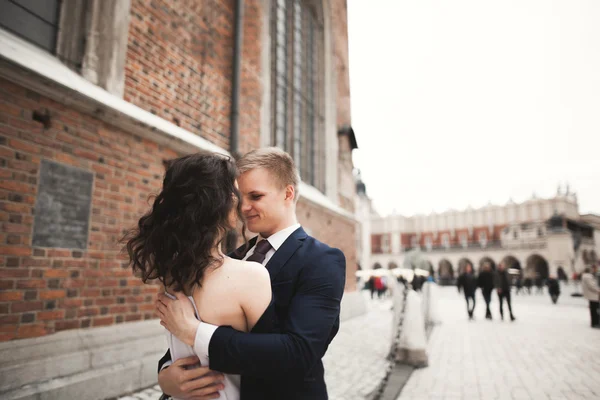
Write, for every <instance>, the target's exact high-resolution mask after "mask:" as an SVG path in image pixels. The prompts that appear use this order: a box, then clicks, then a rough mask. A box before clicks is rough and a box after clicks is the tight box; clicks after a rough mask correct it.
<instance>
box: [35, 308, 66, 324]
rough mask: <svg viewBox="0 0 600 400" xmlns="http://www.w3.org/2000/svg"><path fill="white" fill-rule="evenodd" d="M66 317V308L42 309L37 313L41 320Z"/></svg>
mask: <svg viewBox="0 0 600 400" xmlns="http://www.w3.org/2000/svg"><path fill="white" fill-rule="evenodd" d="M64 317H65V310H56V311H40V312H38V313H37V319H38V320H39V321H52V320H57V319H63V318H64Z"/></svg>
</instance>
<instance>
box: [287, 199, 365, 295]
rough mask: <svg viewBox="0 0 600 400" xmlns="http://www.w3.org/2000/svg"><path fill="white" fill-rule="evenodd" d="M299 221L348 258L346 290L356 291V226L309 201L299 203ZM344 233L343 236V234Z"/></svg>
mask: <svg viewBox="0 0 600 400" xmlns="http://www.w3.org/2000/svg"><path fill="white" fill-rule="evenodd" d="M296 211H297V215H298V221H299V222H300V223H301V224H302V226H304V227H306V228H308V229H309V230H310V231H311V234H312V236H314V237H315V238H316V239H318V240H320V241H321V242H323V243H327V244H328V245H330V246H332V247H337V248H339V249H340V250H342V251H343V252H344V255H345V256H346V287H345V290H349V291H352V290H356V270H357V262H358V261H357V260H356V243H355V236H356V225H355V222H354V221H352V220H349V219H347V218H344V217H341V216H338V215H337V214H334V213H332V212H330V211H328V210H326V209H324V208H322V207H317V206H315V205H313V204H312V203H310V202H308V201H304V200H302V197H301V198H300V201H299V202H298V208H297V210H296ZM342 232H343V234H341V233H342Z"/></svg>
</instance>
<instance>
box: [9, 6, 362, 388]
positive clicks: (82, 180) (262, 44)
mask: <svg viewBox="0 0 600 400" xmlns="http://www.w3.org/2000/svg"><path fill="white" fill-rule="evenodd" d="M17 3H18V4H17ZM347 41H348V35H347V20H346V2H345V1H343V0H320V1H319V0H246V1H241V0H238V1H233V0H231V1H229V0H184V1H167V0H103V1H98V0H62V1H58V0H48V1H44V2H27V3H25V2H23V4H21V2H8V1H3V2H0V174H1V176H0V223H1V225H2V228H3V229H2V232H1V233H0V290H1V292H0V342H4V343H1V344H0V360H2V361H0V370H1V371H2V374H1V375H2V378H1V379H0V397H4V396H9V397H10V398H29V397H27V396H37V395H38V394H39V396H41V397H39V398H45V397H44V396H45V395H44V394H43V393H48V396H52V395H54V396H55V397H54V398H105V397H110V396H111V395H112V396H116V395H119V394H121V393H124V392H127V391H128V390H133V389H135V388H138V387H143V386H144V385H147V384H151V383H153V382H154V381H155V379H156V371H155V367H156V361H157V360H158V358H157V357H158V356H159V355H160V353H161V352H162V351H163V350H164V340H163V337H162V329H161V328H160V326H158V327H157V325H158V324H157V322H156V321H155V320H154V318H155V315H154V299H155V295H156V292H157V290H158V287H157V286H152V285H143V284H142V283H141V282H140V280H139V279H137V278H135V277H134V276H132V274H131V271H130V269H129V268H128V266H127V263H126V259H125V257H124V254H123V253H122V251H121V245H120V244H119V243H118V240H119V239H120V238H121V237H122V235H123V233H124V232H125V230H127V229H129V228H131V227H133V226H134V225H135V223H136V222H137V219H138V218H139V217H140V216H141V215H142V214H143V213H144V212H145V211H146V210H147V208H148V207H149V203H148V199H149V196H150V195H152V194H153V193H157V192H158V191H159V190H160V187H161V183H162V178H163V174H164V162H165V161H167V160H169V159H172V158H175V157H177V156H180V155H183V154H186V153H190V152H195V151H199V150H208V151H216V152H221V153H224V154H231V155H238V154H243V153H245V152H247V151H249V150H251V149H254V148H258V147H262V146H268V145H274V146H279V147H281V148H283V149H285V150H286V151H288V152H289V153H290V154H292V156H293V157H294V159H295V161H296V163H297V164H298V167H299V170H300V173H301V177H302V181H303V183H302V184H301V187H300V193H301V200H300V202H299V204H298V217H299V220H300V222H301V223H302V225H303V226H304V227H305V229H306V230H307V231H308V232H310V234H312V235H313V236H315V237H316V238H318V239H320V240H322V241H323V242H326V243H328V244H330V245H332V246H335V247H339V248H341V249H342V250H343V252H344V254H345V255H346V259H347V277H348V279H347V285H346V293H345V296H344V301H343V307H342V314H343V317H344V318H347V317H349V316H351V315H352V314H353V313H355V312H357V311H356V310H360V309H361V307H360V296H359V295H358V293H357V292H356V284H355V279H354V275H355V269H356V264H357V259H356V248H355V241H356V239H355V235H356V229H357V220H356V217H355V210H354V204H355V200H354V196H355V190H354V182H353V176H352V161H351V153H352V150H353V149H354V148H356V139H355V137H354V132H353V131H352V129H351V117H350V103H349V102H350V91H349V77H348V43H347ZM92 343H93V345H92ZM107 379H110V381H111V385H110V387H106V380H107ZM94 385H96V386H94ZM36 398H37V397H36Z"/></svg>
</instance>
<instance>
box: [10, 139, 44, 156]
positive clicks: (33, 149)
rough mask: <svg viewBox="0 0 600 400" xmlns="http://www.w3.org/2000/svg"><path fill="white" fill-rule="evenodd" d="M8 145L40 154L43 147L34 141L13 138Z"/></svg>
mask: <svg viewBox="0 0 600 400" xmlns="http://www.w3.org/2000/svg"><path fill="white" fill-rule="evenodd" d="M8 145H9V146H10V147H12V148H13V149H16V150H19V151H24V152H26V153H33V154H38V153H40V151H41V149H40V147H39V146H36V145H34V144H32V143H28V142H24V141H22V140H17V139H11V140H9V141H8Z"/></svg>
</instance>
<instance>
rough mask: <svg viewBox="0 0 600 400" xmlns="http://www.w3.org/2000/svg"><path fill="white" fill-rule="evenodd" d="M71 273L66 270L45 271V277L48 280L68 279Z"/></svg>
mask: <svg viewBox="0 0 600 400" xmlns="http://www.w3.org/2000/svg"><path fill="white" fill-rule="evenodd" d="M68 276H69V271H67V270H66V269H47V270H45V271H44V277H46V278H67V277H68Z"/></svg>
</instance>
